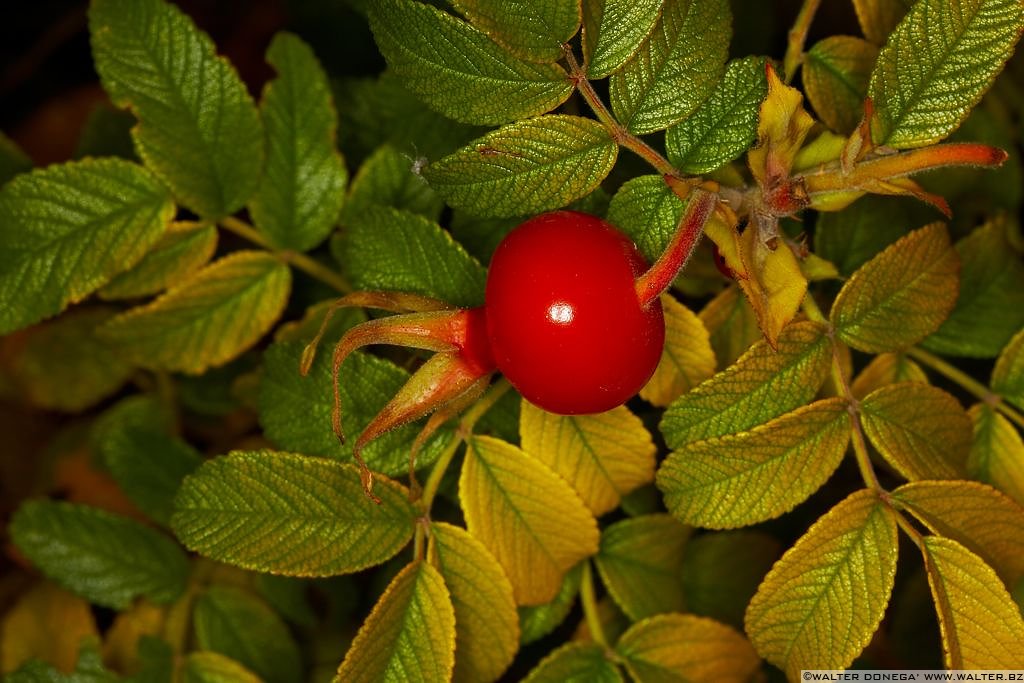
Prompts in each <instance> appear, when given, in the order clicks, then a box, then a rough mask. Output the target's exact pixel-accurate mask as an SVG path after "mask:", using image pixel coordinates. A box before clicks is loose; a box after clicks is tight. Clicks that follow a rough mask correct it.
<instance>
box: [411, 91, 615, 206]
mask: <svg viewBox="0 0 1024 683" xmlns="http://www.w3.org/2000/svg"><path fill="white" fill-rule="evenodd" d="M489 98H491V99H493V98H494V95H490V96H489ZM618 150H619V148H618V145H616V144H615V142H614V141H613V140H612V139H611V137H610V136H609V134H608V131H607V130H605V128H604V126H602V125H601V124H600V123H598V122H597V121H594V120H593V119H585V118H581V117H579V116H565V115H561V114H552V115H550V116H539V117H537V118H534V119H528V120H526V121H519V122H517V123H513V124H510V125H507V126H505V127H503V128H499V129H498V130H496V131H492V132H490V133H488V134H487V135H484V136H483V137H482V138H479V139H477V140H475V141H474V142H472V143H470V144H469V145H468V146H466V147H463V148H462V149H460V150H458V151H457V152H455V153H454V154H451V155H449V156H447V157H445V158H443V159H440V160H439V161H435V162H434V163H432V164H430V165H429V166H427V167H426V168H425V169H423V177H424V178H426V179H427V182H428V183H430V185H431V186H432V187H433V188H434V189H435V190H437V193H438V194H440V195H441V196H442V197H444V198H445V200H446V201H447V202H448V203H449V204H450V205H452V206H453V207H455V208H457V209H465V210H467V211H469V212H471V213H474V214H476V215H478V216H485V217H487V216H494V217H512V216H522V215H524V214H534V213H540V212H542V211H547V210H548V209H556V208H559V207H561V206H565V205H566V204H568V203H569V202H571V201H573V200H574V199H579V198H580V197H582V196H584V195H586V194H587V193H589V192H590V191H592V190H593V189H594V188H596V187H597V186H598V184H599V183H600V182H601V181H602V180H604V178H605V176H607V175H608V173H609V172H611V170H612V166H614V165H615V159H616V157H617V156H618Z"/></svg>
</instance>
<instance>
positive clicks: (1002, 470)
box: [967, 403, 1024, 505]
mask: <svg viewBox="0 0 1024 683" xmlns="http://www.w3.org/2000/svg"><path fill="white" fill-rule="evenodd" d="M967 415H968V416H969V417H970V418H971V422H972V423H973V425H974V439H973V440H972V442H971V451H970V454H969V455H968V456H967V473H968V474H969V475H970V476H971V477H972V478H974V479H978V480H979V481H983V482H985V483H986V484H991V485H992V486H994V487H996V488H997V489H999V490H1000V491H1002V492H1003V493H1005V494H1006V495H1008V496H1009V497H1010V498H1013V499H1014V500H1015V501H1017V503H1018V504H1019V505H1024V441H1022V440H1021V437H1020V432H1018V431H1017V430H1016V429H1015V428H1014V426H1013V425H1012V424H1010V421H1009V420H1007V419H1006V418H1005V417H1003V416H1002V415H1000V414H999V413H997V412H996V411H995V410H994V409H992V408H991V407H990V406H987V405H985V404H984V403H979V404H977V405H974V406H971V408H970V409H969V410H968V411H967Z"/></svg>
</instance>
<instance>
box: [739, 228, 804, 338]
mask: <svg viewBox="0 0 1024 683" xmlns="http://www.w3.org/2000/svg"><path fill="white" fill-rule="evenodd" d="M740 239H741V242H740V244H741V254H742V257H743V263H744V265H745V266H746V270H747V272H748V273H749V275H750V277H747V278H740V279H739V280H737V282H738V283H739V285H740V288H741V289H742V290H743V293H744V294H746V295H747V300H748V301H749V302H750V305H751V306H752V307H753V309H754V313H755V314H756V315H757V325H758V327H760V328H761V332H762V333H763V334H764V336H765V339H767V340H768V343H769V344H771V346H772V348H775V346H776V345H777V340H778V338H779V334H780V333H781V332H782V328H784V327H785V326H786V325H788V324H789V321H790V320H792V319H793V316H795V315H796V313H797V311H799V310H800V304H801V303H802V302H803V300H804V294H805V293H806V292H807V278H806V277H805V276H804V273H803V270H801V268H800V262H799V261H797V259H796V256H795V255H794V254H793V250H792V249H790V248H789V246H788V244H786V242H785V241H784V240H783V239H781V238H779V237H778V236H777V235H776V236H766V235H765V234H764V232H763V231H762V230H761V229H760V224H754V225H750V226H748V227H747V229H746V230H745V231H744V232H743V235H742V236H741V238H740Z"/></svg>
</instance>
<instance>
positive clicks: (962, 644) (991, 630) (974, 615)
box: [923, 536, 1024, 669]
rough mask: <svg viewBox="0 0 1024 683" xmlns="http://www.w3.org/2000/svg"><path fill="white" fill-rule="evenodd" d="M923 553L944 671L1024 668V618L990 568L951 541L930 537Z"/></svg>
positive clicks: (926, 539)
mask: <svg viewBox="0 0 1024 683" xmlns="http://www.w3.org/2000/svg"><path fill="white" fill-rule="evenodd" d="M923 551H924V565H925V570H926V571H927V572H928V584H929V585H930V586H931V589H932V597H933V598H934V599H935V611H936V612H937V613H938V615H939V627H940V629H941V631H942V649H943V650H944V651H945V663H946V667H947V668H949V669H1019V668H1021V667H1022V666H1024V650H1021V647H1020V644H1021V643H1024V617H1022V616H1021V612H1020V609H1019V608H1018V607H1017V605H1016V603H1014V601H1013V598H1012V597H1010V594H1009V592H1008V591H1007V590H1006V588H1005V587H1004V586H1003V582H1002V581H1000V580H999V577H998V576H996V573H995V572H994V571H992V568H991V567H989V566H988V565H987V564H985V562H984V561H983V560H982V559H981V558H980V557H978V556H977V555H975V554H974V553H972V552H971V551H970V550H968V549H967V548H965V547H963V546H962V545H960V544H959V543H957V542H956V541H954V540H952V539H949V538H942V537H939V536H928V537H926V538H925V539H924V548H923Z"/></svg>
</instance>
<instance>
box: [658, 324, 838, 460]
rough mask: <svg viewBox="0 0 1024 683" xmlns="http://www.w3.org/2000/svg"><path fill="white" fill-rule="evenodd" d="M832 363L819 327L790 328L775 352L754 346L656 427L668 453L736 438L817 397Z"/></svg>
mask: <svg viewBox="0 0 1024 683" xmlns="http://www.w3.org/2000/svg"><path fill="white" fill-rule="evenodd" d="M831 361H832V350H831V345H830V343H829V340H828V338H827V337H826V336H825V330H824V327H823V326H821V325H819V324H817V323H813V322H799V323H796V324H793V325H790V326H789V327H788V328H786V330H785V332H784V333H783V334H782V335H781V336H780V337H779V345H778V350H777V351H773V350H772V349H771V347H769V346H768V343H767V342H765V341H761V342H758V343H757V344H754V346H752V347H750V349H749V350H748V351H747V352H746V353H744V354H743V356H742V357H740V359H739V360H737V361H736V362H735V363H734V364H732V365H730V366H729V367H727V368H726V369H725V370H723V371H722V372H719V373H718V374H717V375H715V376H714V377H712V378H711V379H709V380H707V381H706V382H704V383H702V384H700V385H699V386H697V387H696V388H695V389H694V390H693V391H690V392H689V393H686V394H683V395H682V396H680V397H679V398H678V399H677V400H676V401H675V402H674V403H673V404H672V405H671V406H669V408H668V410H666V411H665V415H664V417H663V418H662V421H661V431H662V433H663V434H664V436H665V441H666V442H667V443H668V446H669V448H673V449H679V448H682V447H683V446H685V445H686V444H688V443H691V442H693V441H700V440H702V439H706V438H709V437H712V436H724V435H726V434H736V433H738V432H741V431H744V430H747V429H750V428H751V427H754V426H756V425H759V424H764V423H765V422H767V421H769V420H771V419H772V418H775V417H778V416H779V415H782V414H783V413H786V412H788V411H790V410H792V409H793V408H796V407H797V406H801V405H804V404H805V403H807V402H808V401H810V400H811V399H812V398H814V395H815V394H816V393H817V391H818V389H819V388H820V387H821V385H822V383H823V382H824V381H825V377H826V376H827V375H828V369H829V366H830V363H831Z"/></svg>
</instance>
